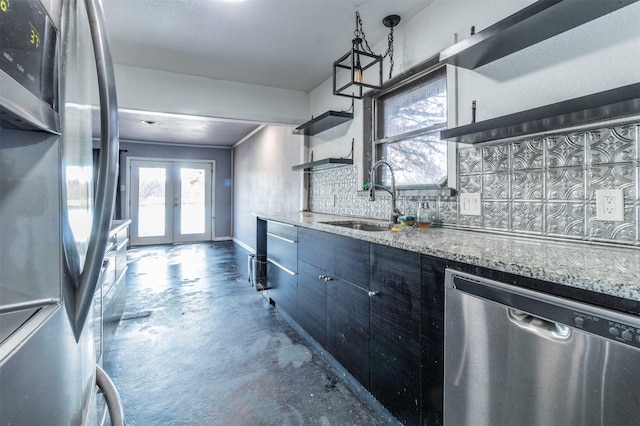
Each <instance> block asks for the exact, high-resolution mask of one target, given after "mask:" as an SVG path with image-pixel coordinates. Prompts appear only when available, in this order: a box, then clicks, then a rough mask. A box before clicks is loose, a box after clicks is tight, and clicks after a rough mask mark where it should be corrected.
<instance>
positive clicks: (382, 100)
mask: <svg viewBox="0 0 640 426" xmlns="http://www.w3.org/2000/svg"><path fill="white" fill-rule="evenodd" d="M374 101H375V110H376V130H375V133H376V138H375V141H374V143H375V149H376V158H377V159H384V160H386V161H387V162H388V163H389V164H390V165H391V166H392V167H393V171H394V176H395V179H396V186H397V187H402V188H425V187H429V186H435V185H438V184H439V183H440V182H441V181H442V180H443V179H445V178H446V177H447V142H446V141H441V140H440V131H441V130H442V129H444V128H445V127H446V125H447V79H446V69H445V68H444V67H440V68H439V69H437V70H435V71H432V72H430V73H428V74H426V75H424V76H422V77H420V78H419V79H416V80H414V81H412V82H411V83H408V84H404V85H400V86H397V88H395V89H393V90H391V91H389V92H386V93H384V94H382V95H380V96H379V97H377V98H375V100H374ZM379 170H380V173H381V175H380V176H379V178H380V180H381V182H382V183H383V184H384V185H390V184H391V177H390V174H389V171H388V169H387V168H386V167H381V168H379Z"/></svg>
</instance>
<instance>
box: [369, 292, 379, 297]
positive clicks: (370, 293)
mask: <svg viewBox="0 0 640 426" xmlns="http://www.w3.org/2000/svg"><path fill="white" fill-rule="evenodd" d="M367 294H368V295H369V297H373V296H377V295H378V294H380V293H378V292H377V291H370V292H368V293H367Z"/></svg>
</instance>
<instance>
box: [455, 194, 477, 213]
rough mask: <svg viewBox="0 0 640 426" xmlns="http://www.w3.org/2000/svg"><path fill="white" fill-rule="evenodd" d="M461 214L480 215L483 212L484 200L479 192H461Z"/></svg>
mask: <svg viewBox="0 0 640 426" xmlns="http://www.w3.org/2000/svg"><path fill="white" fill-rule="evenodd" d="M460 214H464V215H467V216H480V215H481V214H482V202H481V200H480V193H479V192H466V193H463V194H460Z"/></svg>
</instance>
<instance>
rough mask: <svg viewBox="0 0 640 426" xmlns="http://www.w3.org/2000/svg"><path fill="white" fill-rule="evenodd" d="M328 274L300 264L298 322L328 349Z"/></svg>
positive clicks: (300, 262) (302, 263)
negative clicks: (325, 278)
mask: <svg viewBox="0 0 640 426" xmlns="http://www.w3.org/2000/svg"><path fill="white" fill-rule="evenodd" d="M325 276H327V272H326V271H323V270H322V269H319V268H317V267H315V266H313V265H309V264H308V263H306V262H304V261H299V262H298V314H297V317H296V318H297V321H298V324H299V325H300V327H302V328H303V329H304V330H305V331H306V332H307V333H309V335H310V336H311V337H312V338H313V339H314V340H315V341H316V342H318V343H319V344H320V345H322V347H324V348H326V347H327V281H325V280H324V278H322V277H325Z"/></svg>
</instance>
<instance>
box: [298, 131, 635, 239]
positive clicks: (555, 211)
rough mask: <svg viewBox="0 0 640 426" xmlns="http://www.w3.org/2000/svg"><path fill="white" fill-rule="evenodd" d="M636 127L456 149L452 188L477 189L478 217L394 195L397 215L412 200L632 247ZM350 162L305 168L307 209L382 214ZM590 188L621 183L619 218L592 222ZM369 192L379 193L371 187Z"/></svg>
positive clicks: (504, 228)
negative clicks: (360, 191)
mask: <svg viewBox="0 0 640 426" xmlns="http://www.w3.org/2000/svg"><path fill="white" fill-rule="evenodd" d="M639 129H640V127H639V126H638V125H626V126H618V127H613V128H604V129H594V130H586V131H581V132H574V133H567V134H558V135H552V136H545V137H541V138H536V139H523V140H520V141H516V142H511V143H508V144H503V145H496V146H489V147H484V148H475V147H466V148H460V149H459V151H458V180H459V182H458V189H459V191H460V192H461V193H465V192H467V193H468V192H480V193H481V194H482V195H481V198H482V212H483V214H482V215H481V216H467V215H461V214H460V209H459V203H458V198H457V197H439V198H437V199H436V198H433V197H431V198H424V199H422V200H420V199H418V198H416V197H399V200H398V206H399V208H400V210H401V211H402V212H403V213H404V214H412V215H415V214H416V212H417V209H418V205H419V202H420V201H428V202H429V208H430V209H431V210H432V212H433V213H434V214H436V215H438V216H439V217H440V218H441V219H442V220H443V221H444V222H445V223H446V224H448V225H455V226H458V227H464V228H472V229H484V230H488V231H498V232H509V233H515V234H523V235H536V236H542V237H553V238H565V239H573V240H582V241H597V242H606V243H615V244H621V245H636V246H640V232H639V227H640V184H639V175H640V172H639V169H640V157H639V153H640V137H639V134H640V130H639ZM356 181H357V169H356V167H355V166H351V167H342V168H337V169H328V170H322V171H317V172H313V173H311V178H310V209H311V210H312V211H315V212H322V213H335V214H346V215H355V216H364V217H375V218H380V219H386V218H387V217H388V216H389V211H390V203H391V199H390V197H389V196H378V195H377V201H374V202H370V201H369V199H368V197H366V196H363V195H358V192H357V190H356ZM598 189H622V190H623V191H624V197H625V214H624V218H625V220H624V221H623V222H611V221H597V220H596V201H595V193H596V190H598ZM377 194H381V192H380V191H378V193H377Z"/></svg>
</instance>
